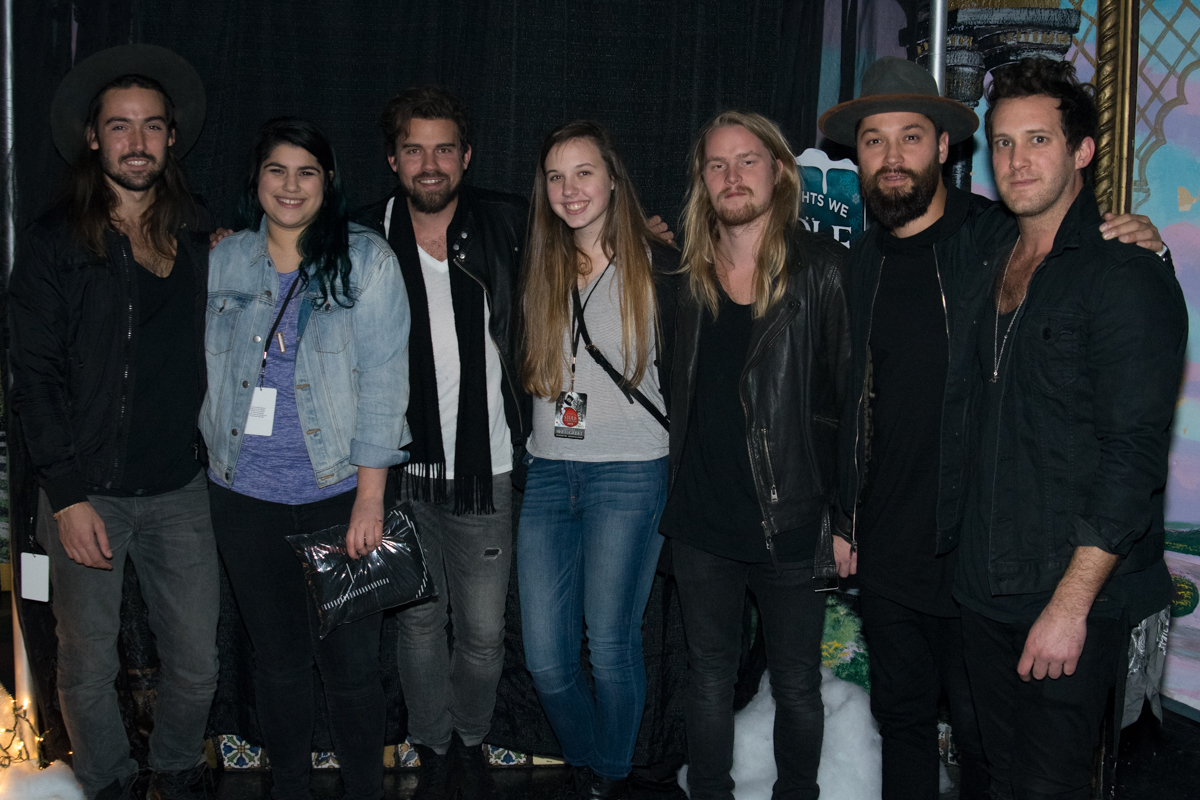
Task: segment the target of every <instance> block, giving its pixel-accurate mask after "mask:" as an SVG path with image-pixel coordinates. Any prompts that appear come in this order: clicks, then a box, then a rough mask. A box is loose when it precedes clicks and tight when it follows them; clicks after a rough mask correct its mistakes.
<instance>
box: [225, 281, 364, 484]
mask: <svg viewBox="0 0 1200 800" xmlns="http://www.w3.org/2000/svg"><path fill="white" fill-rule="evenodd" d="M299 277H300V271H299V270H296V271H295V272H289V273H285V274H281V275H280V276H279V293H278V294H277V295H276V300H275V310H274V312H272V315H271V321H272V322H274V321H275V314H278V313H279V303H280V302H282V298H285V297H287V294H288V291H289V290H290V289H291V288H292V284H293V283H295V282H296V281H297V280H299ZM302 295H303V289H302V288H301V287H299V286H297V287H296V292H295V294H294V295H293V296H292V301H291V302H290V303H288V307H287V310H286V311H285V312H284V314H283V319H282V320H280V321H279V328H278V329H277V330H278V331H280V332H282V333H283V339H284V347H285V349H286V352H283V353H280V352H279V341H278V338H277V337H275V336H272V337H271V342H270V346H269V347H268V348H267V369H266V374H265V375H264V376H263V380H262V384H261V385H262V386H263V387H264V388H267V389H275V390H276V394H275V423H274V427H273V428H272V430H271V435H270V436H252V435H248V436H246V437H245V438H244V439H243V440H242V449H241V451H240V452H239V453H238V460H237V475H236V476H235V477H234V479H233V491H235V492H237V493H238V494H244V495H247V496H249V497H254V498H257V499H259V500H266V501H268V502H271V503H285V504H287V505H291V506H295V505H300V504H302V503H312V502H316V501H317V500H324V499H326V498H328V497H334V496H336V495H339V494H342V493H343V492H348V491H350V490H351V489H353V488H355V487H356V486H358V476H357V475H351V476H350V477H349V478H346V479H345V480H343V481H340V482H338V483H335V484H332V485H330V486H326V487H325V488H324V489H322V488H320V487H318V486H317V478H316V474H315V473H314V471H313V465H312V461H311V460H310V459H309V457H308V446H307V445H306V444H305V443H304V430H303V428H302V426H301V424H300V414H299V412H297V411H296V350H297V349H298V347H297V337H296V326H297V323H298V322H299V320H300V305H301V303H304V302H309V301H306V300H304V299H303V298H302ZM210 477H212V478H213V480H215V481H217V482H218V483H222V484H223V482H222V481H220V480H219V478H218V477H217V476H216V475H215V474H214V473H212V472H211V470H210Z"/></svg>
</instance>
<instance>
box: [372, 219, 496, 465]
mask: <svg viewBox="0 0 1200 800" xmlns="http://www.w3.org/2000/svg"><path fill="white" fill-rule="evenodd" d="M392 202H393V201H389V202H388V208H387V213H386V214H385V215H384V220H385V235H387V234H388V233H390V228H391V221H392V214H391V211H392V206H391V203H392ZM417 255H418V256H420V259H421V276H422V277H423V278H424V279H425V296H426V298H427V299H428V301H429V328H430V334H431V335H432V337H433V369H434V372H435V373H436V378H437V393H438V417H439V419H440V420H441V423H442V449H443V451H444V452H445V454H446V479H447V480H450V479H453V478H454V446H455V443H456V441H457V437H458V392H459V384H460V378H461V375H462V366H461V364H460V362H459V360H458V332H457V330H456V329H455V327H454V302H453V300H452V298H451V295H450V262H449V260H445V261H438V260H437V259H435V258H434V257H433V256H431V255H429V253H427V252H425V250H424V249H422V248H421V247H420V245H418V246H417ZM491 316H492V314H491V309H490V308H488V304H487V302H486V299H485V302H484V304H483V338H484V343H483V347H484V354H485V359H486V365H487V366H486V369H487V407H488V432H489V437H490V439H491V445H492V474H493V475H501V474H503V473H505V472H509V471H511V470H512V466H513V465H512V438H511V436H510V434H509V430H508V420H507V419H506V418H505V416H504V396H503V395H502V394H501V389H500V387H501V385H502V383H503V381H504V370H503V367H501V366H500V353H499V352H498V351H497V350H496V345H495V343H494V342H493V341H492V337H491V334H489V333H488V323H489V322H490V321H491ZM413 468H414V469H416V468H417V467H415V465H414V467H413Z"/></svg>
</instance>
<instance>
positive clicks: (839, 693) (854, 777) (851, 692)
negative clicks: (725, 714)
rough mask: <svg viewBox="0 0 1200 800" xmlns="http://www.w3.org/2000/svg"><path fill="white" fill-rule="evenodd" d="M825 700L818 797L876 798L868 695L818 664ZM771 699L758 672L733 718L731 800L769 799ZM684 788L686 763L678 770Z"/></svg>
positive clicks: (879, 774)
mask: <svg viewBox="0 0 1200 800" xmlns="http://www.w3.org/2000/svg"><path fill="white" fill-rule="evenodd" d="M821 699H822V700H823V701H824V702H825V739H824V741H823V743H822V746H821V768H820V771H819V772H818V773H817V783H818V784H820V786H821V800H879V797H880V795H881V793H882V790H883V755H882V751H881V750H880V738H879V729H878V726H877V725H876V724H875V719H874V718H873V717H872V716H871V704H870V699H869V698H868V697H867V693H866V692H865V691H864V690H863V689H862V687H860V686H856V685H855V684H853V683H850V682H848V681H843V680H840V679H839V678H836V677H834V675H833V673H832V672H831V671H830V670H828V669H826V668H825V667H822V668H821ZM774 720H775V700H774V699H773V698H772V697H771V685H770V675H769V674H766V673H764V674H763V677H762V683H761V684H759V687H758V694H756V695H755V696H754V699H753V700H751V701H750V703H749V704H748V705H747V706H746V707H745V708H743V709H742V710H741V711H739V712H738V713H737V716H735V717H734V720H733V770H732V772H731V774H732V776H733V780H734V782H735V783H736V786H735V788H734V790H733V795H734V797H736V798H737V800H770V797H771V786H772V785H773V784H774V783H775V778H776V772H775V755H774V744H773V742H774V736H773V735H772V727H773V725H774ZM679 785H680V786H681V787H683V789H684V791H687V767H686V766H685V767H684V768H683V769H681V770H680V771H679Z"/></svg>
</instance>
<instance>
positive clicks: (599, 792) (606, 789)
mask: <svg viewBox="0 0 1200 800" xmlns="http://www.w3.org/2000/svg"><path fill="white" fill-rule="evenodd" d="M628 784H629V781H628V780H627V779H625V778H619V779H617V780H612V779H610V778H601V777H600V776H599V775H595V774H593V775H592V780H591V781H590V782H589V783H588V786H587V791H585V792H584V793H583V797H585V798H588V800H593V799H594V800H625V798H626V797H628V795H627V794H626V793H625V790H626V788H627V786H628Z"/></svg>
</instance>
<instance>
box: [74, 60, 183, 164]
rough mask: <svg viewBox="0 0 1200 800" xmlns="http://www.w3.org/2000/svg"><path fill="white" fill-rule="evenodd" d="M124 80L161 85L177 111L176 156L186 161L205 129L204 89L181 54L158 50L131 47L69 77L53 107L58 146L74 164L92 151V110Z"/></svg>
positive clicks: (85, 64)
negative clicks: (88, 131) (87, 131)
mask: <svg viewBox="0 0 1200 800" xmlns="http://www.w3.org/2000/svg"><path fill="white" fill-rule="evenodd" d="M124 75H141V76H143V77H146V78H151V79H153V80H155V81H158V83H159V84H161V85H162V87H163V89H165V90H166V92H167V94H168V95H170V97H171V102H172V103H173V104H174V105H175V145H174V147H175V155H177V156H179V157H181V158H182V157H183V156H184V155H186V154H187V151H188V150H191V149H192V145H194V144H195V143H196V139H197V138H199V136H200V129H201V128H202V127H203V126H204V111H205V98H204V83H203V82H202V81H201V80H200V75H199V74H198V73H197V72H196V70H195V68H193V67H192V65H191V64H189V63H188V62H187V61H185V60H184V59H183V57H182V56H180V55H179V54H177V53H175V52H173V51H171V50H168V49H167V48H165V47H159V46H157V45H153V44H126V45H122V46H120V47H110V48H109V49H107V50H101V51H100V52H99V53H95V54H93V55H91V56H88V57H87V58H85V59H84V60H83V61H80V62H79V63H78V64H76V65H75V68H74V69H72V70H71V71H70V72H68V73H67V77H65V78H63V80H62V83H60V84H59V85H58V90H57V91H55V92H54V100H53V102H52V103H51V104H50V132H51V133H52V134H53V136H54V146H55V147H57V148H58V152H59V153H61V154H62V157H63V158H65V159H66V160H67V161H74V160H75V159H76V158H78V157H79V154H80V152H82V150H83V148H84V147H85V145H86V141H85V139H84V127H85V125H86V124H87V113H88V106H90V105H91V103H92V99H93V98H94V97H95V96H96V94H97V93H98V92H99V91H100V90H101V89H103V88H104V87H105V86H107V85H108V84H110V83H112V82H113V81H115V80H116V79H117V78H120V77H122V76H124Z"/></svg>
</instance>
